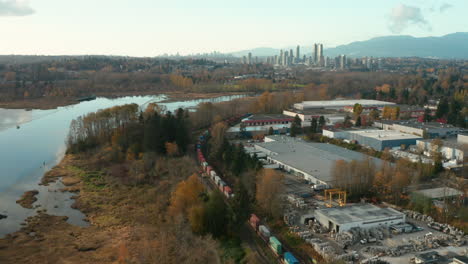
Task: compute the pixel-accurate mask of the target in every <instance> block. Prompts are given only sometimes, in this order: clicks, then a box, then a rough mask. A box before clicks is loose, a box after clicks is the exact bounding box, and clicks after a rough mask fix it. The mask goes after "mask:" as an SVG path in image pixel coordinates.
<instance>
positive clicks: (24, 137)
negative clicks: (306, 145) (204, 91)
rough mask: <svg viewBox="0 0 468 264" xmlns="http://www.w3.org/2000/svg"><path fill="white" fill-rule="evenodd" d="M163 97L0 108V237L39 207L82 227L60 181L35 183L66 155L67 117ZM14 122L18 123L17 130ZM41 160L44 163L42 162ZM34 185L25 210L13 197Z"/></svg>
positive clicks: (177, 104) (80, 216)
mask: <svg viewBox="0 0 468 264" xmlns="http://www.w3.org/2000/svg"><path fill="white" fill-rule="evenodd" d="M239 97H243V96H242V95H238V96H223V97H218V98H213V99H201V100H192V101H182V102H181V101H177V102H170V103H161V104H162V105H165V106H166V107H167V110H170V111H174V110H176V109H177V108H179V107H184V108H189V107H195V106H197V105H198V104H199V103H201V102H208V101H210V102H220V101H228V100H232V99H234V98H239ZM164 99H166V97H165V96H163V95H162V96H132V97H122V98H117V99H106V98H97V99H96V100H94V101H89V102H82V103H79V104H76V105H72V106H66V107H60V108H58V109H54V110H32V111H26V110H13V109H0V214H3V215H7V216H8V217H7V218H5V219H2V220H0V237H2V236H4V235H5V234H8V233H11V232H14V231H16V230H18V229H19V228H20V227H21V225H20V224H21V222H23V221H24V219H25V218H26V217H28V216H31V215H34V214H35V213H36V210H38V209H43V208H45V209H47V211H48V213H49V214H55V215H65V216H68V217H69V220H68V222H69V223H71V224H75V225H80V226H86V225H87V222H85V221H83V219H84V217H85V216H84V215H83V214H82V213H81V212H80V211H78V210H74V209H71V208H70V205H71V204H72V203H73V200H72V199H70V198H71V196H73V194H71V193H62V192H59V191H56V190H57V189H60V188H61V187H63V185H62V184H61V183H60V182H57V183H55V184H51V185H50V186H39V185H38V183H39V181H40V179H41V177H42V175H44V173H45V172H47V171H48V170H49V169H50V168H52V167H53V166H55V165H57V164H58V163H59V162H60V160H61V159H62V157H63V156H64V153H65V138H66V136H67V134H68V128H69V125H70V122H71V120H73V119H75V118H77V117H78V116H81V115H84V114H87V113H89V112H94V111H96V110H98V109H103V108H108V107H111V106H116V105H123V104H130V103H136V104H138V105H140V106H141V107H143V108H144V107H145V106H146V104H147V103H148V102H158V101H162V100H164ZM17 125H19V126H20V128H19V129H17ZM44 164H45V165H44ZM33 189H36V190H38V191H39V194H38V195H37V198H38V201H37V202H36V203H34V205H38V206H40V207H39V208H38V209H25V208H23V207H21V206H19V205H18V204H16V200H18V199H19V197H20V196H21V195H22V194H23V193H24V192H25V191H28V190H33Z"/></svg>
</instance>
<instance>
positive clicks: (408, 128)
mask: <svg viewBox="0 0 468 264" xmlns="http://www.w3.org/2000/svg"><path fill="white" fill-rule="evenodd" d="M387 129H391V130H395V131H399V132H403V133H408V134H413V135H417V136H420V137H426V138H441V137H443V138H445V137H452V136H453V137H454V136H456V135H457V134H458V133H459V132H460V128H458V127H454V126H452V125H448V124H443V123H437V122H427V123H419V122H416V121H400V122H395V123H393V124H392V125H391V126H387Z"/></svg>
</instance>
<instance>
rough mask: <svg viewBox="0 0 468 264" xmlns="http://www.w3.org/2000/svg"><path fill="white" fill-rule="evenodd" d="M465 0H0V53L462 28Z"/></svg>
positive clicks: (180, 47) (114, 51)
mask: <svg viewBox="0 0 468 264" xmlns="http://www.w3.org/2000/svg"><path fill="white" fill-rule="evenodd" d="M467 11H468V1H467V0H406V1H405V0H291V1H279V0H167V1H162V0H80V1H76V0H75V1H71V0H29V1H25V0H0V36H1V38H0V54H50V55H57V54H106V55H129V56H155V55H160V54H163V53H176V52H180V54H188V53H197V52H211V51H213V50H217V51H221V52H229V51H238V50H243V49H249V48H254V47H275V48H281V47H286V46H292V45H296V44H300V45H307V46H311V45H312V43H314V42H322V43H324V45H325V48H326V47H330V46H336V45H339V44H347V43H349V42H352V41H358V40H366V39H368V38H372V37H376V36H385V35H392V34H396V35H398V34H405V35H413V36H429V35H434V36H441V35H445V34H449V33H453V32H460V31H468V19H467V18H466V17H467Z"/></svg>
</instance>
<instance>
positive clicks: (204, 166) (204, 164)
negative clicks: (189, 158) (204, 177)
mask: <svg viewBox="0 0 468 264" xmlns="http://www.w3.org/2000/svg"><path fill="white" fill-rule="evenodd" d="M202 166H203V169H206V167H208V163H207V162H206V161H203V162H202Z"/></svg>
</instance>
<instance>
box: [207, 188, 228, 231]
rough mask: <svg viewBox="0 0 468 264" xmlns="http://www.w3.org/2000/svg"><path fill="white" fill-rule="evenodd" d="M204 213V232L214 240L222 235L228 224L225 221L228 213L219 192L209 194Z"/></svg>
mask: <svg viewBox="0 0 468 264" xmlns="http://www.w3.org/2000/svg"><path fill="white" fill-rule="evenodd" d="M205 212H206V213H205V218H204V219H205V230H206V231H207V232H208V233H210V234H212V235H213V237H216V238H219V237H221V236H222V235H224V234H225V233H226V231H227V227H228V226H229V225H228V224H229V223H228V222H227V221H226V220H227V213H228V212H227V208H226V205H225V204H224V200H223V195H222V194H221V192H219V191H214V192H211V194H210V198H209V200H208V203H207V204H206V207H205Z"/></svg>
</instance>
